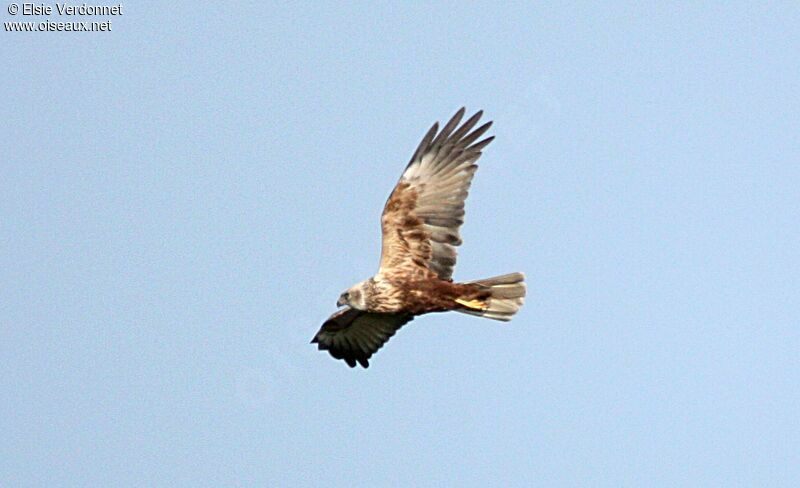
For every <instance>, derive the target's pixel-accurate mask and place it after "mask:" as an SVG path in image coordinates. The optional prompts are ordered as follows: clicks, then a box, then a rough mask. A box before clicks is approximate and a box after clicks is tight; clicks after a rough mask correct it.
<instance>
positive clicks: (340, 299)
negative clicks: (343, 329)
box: [336, 297, 347, 307]
mask: <svg viewBox="0 0 800 488" xmlns="http://www.w3.org/2000/svg"><path fill="white" fill-rule="evenodd" d="M342 305H347V302H345V301H344V298H342V297H339V299H338V300H337V301H336V306H337V307H341V306H342Z"/></svg>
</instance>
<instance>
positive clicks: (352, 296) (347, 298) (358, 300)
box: [336, 281, 368, 310]
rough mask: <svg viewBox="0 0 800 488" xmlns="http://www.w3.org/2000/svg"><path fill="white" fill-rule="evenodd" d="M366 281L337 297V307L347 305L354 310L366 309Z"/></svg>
mask: <svg viewBox="0 0 800 488" xmlns="http://www.w3.org/2000/svg"><path fill="white" fill-rule="evenodd" d="M367 293H368V290H367V281H362V282H361V283H356V284H355V285H353V286H351V287H350V288H348V289H347V290H345V291H344V293H342V294H341V295H340V296H339V301H338V302H336V306H337V307H341V306H342V305H348V306H350V307H352V308H355V309H356V310H366V309H367Z"/></svg>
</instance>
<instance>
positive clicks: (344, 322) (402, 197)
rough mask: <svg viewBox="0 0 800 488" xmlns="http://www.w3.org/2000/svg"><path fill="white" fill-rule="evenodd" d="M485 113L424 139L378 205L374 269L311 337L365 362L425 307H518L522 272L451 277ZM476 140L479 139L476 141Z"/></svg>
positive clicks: (494, 312) (478, 311)
mask: <svg viewBox="0 0 800 488" xmlns="http://www.w3.org/2000/svg"><path fill="white" fill-rule="evenodd" d="M482 113H483V112H478V113H476V114H475V115H473V116H472V117H470V118H469V119H468V120H467V121H466V122H464V123H463V124H461V126H459V124H460V122H461V119H462V117H463V116H464V109H463V108H462V109H461V110H459V111H458V112H457V113H456V114H455V115H454V116H453V118H452V119H450V121H449V122H448V123H447V124H445V126H444V127H443V128H442V130H441V131H439V124H438V123H436V124H433V127H431V129H430V130H429V131H428V133H427V134H425V137H423V138H422V142H420V144H419V147H417V150H416V151H414V155H413V156H412V157H411V162H409V163H408V166H406V169H405V171H404V172H403V175H402V176H401V177H400V181H399V182H398V183H397V185H396V186H395V188H394V190H393V191H392V194H391V195H390V196H389V200H387V202H386V205H385V206H384V208H383V215H382V216H381V230H382V233H383V245H382V249H381V262H380V268H379V269H378V273H377V274H376V275H375V276H373V277H372V278H369V279H367V280H365V281H362V282H361V283H357V284H355V285H353V286H352V287H350V288H349V289H348V290H347V291H345V292H344V293H342V295H341V296H340V297H339V301H338V302H337V303H336V305H337V306H344V308H342V309H340V310H338V311H337V312H336V313H334V314H333V315H331V317H330V318H329V319H328V320H326V321H325V323H324V324H322V328H320V330H319V332H317V335H316V336H314V339H313V340H312V341H311V342H312V343H316V344H317V345H318V347H319V349H320V350H326V351H328V352H329V353H330V354H331V356H333V357H334V358H336V359H343V360H345V361H346V362H347V364H348V365H349V366H350V367H355V365H356V362H358V363H359V364H361V366H363V367H365V368H366V367H368V366H369V358H370V357H371V356H372V355H373V354H374V353H375V352H376V351H377V350H378V349H380V348H381V347H382V346H383V345H384V344H385V343H386V341H388V340H389V338H390V337H392V336H393V335H394V333H395V332H397V330H398V329H399V328H400V327H402V326H403V325H404V324H406V323H407V322H409V321H410V320H412V319H413V318H414V317H415V316H417V315H422V314H425V313H430V312H446V311H449V310H455V311H456V312H463V313H468V314H471V315H478V316H480V317H486V318H489V319H495V320H503V321H508V320H511V317H512V316H513V315H514V314H515V313H517V311H518V310H519V309H520V307H521V306H522V303H523V300H524V298H525V283H524V279H525V277H524V275H523V274H522V273H511V274H507V275H502V276H497V277H494V278H487V279H484V280H477V281H470V282H466V283H454V282H453V279H452V275H453V266H455V264H456V246H458V245H460V244H461V237H460V236H459V232H458V229H459V227H461V224H463V223H464V200H465V199H466V198H467V193H468V190H469V186H470V184H471V183H472V177H473V176H474V175H475V171H476V170H477V169H478V166H477V165H476V164H475V163H476V162H477V161H478V158H480V157H481V151H482V150H483V148H485V147H486V146H487V145H488V144H489V143H490V142H492V139H494V136H492V137H487V138H485V139H482V140H478V139H480V137H481V136H482V135H483V134H484V133H486V131H487V130H489V127H490V126H491V125H492V123H491V122H487V123H485V124H483V125H481V126H480V127H478V128H477V129H475V130H473V127H475V126H476V125H477V123H478V120H479V119H480V118H481V115H482ZM476 141H477V142H476Z"/></svg>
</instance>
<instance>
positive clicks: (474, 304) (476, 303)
mask: <svg viewBox="0 0 800 488" xmlns="http://www.w3.org/2000/svg"><path fill="white" fill-rule="evenodd" d="M456 303H458V304H459V305H463V306H465V307H467V308H471V309H473V310H486V302H482V301H480V300H462V299H461V298H456Z"/></svg>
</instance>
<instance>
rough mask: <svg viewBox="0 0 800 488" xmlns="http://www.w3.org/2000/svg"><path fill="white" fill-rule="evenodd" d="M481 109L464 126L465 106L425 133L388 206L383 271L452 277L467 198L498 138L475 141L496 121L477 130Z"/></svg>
mask: <svg viewBox="0 0 800 488" xmlns="http://www.w3.org/2000/svg"><path fill="white" fill-rule="evenodd" d="M481 115H482V112H478V113H476V114H475V115H473V116H472V117H470V119H469V120H467V121H466V122H464V124H462V125H461V126H460V127H458V125H459V123H460V122H461V119H462V117H463V116H464V109H463V108H462V109H461V110H459V111H458V112H457V113H456V114H455V116H453V118H452V119H450V121H449V122H448V123H447V124H446V125H445V126H444V127H443V128H442V130H441V131H440V132H439V131H438V124H434V125H433V127H431V129H430V130H429V131H428V133H427V134H426V135H425V137H424V138H423V139H422V142H421V143H420V145H419V147H417V150H416V151H415V152H414V156H413V157H412V158H411V162H409V164H408V166H407V167H406V170H405V172H404V173H403V175H402V177H401V178H400V181H399V182H398V184H397V186H396V187H395V189H394V191H393V192H392V194H391V196H390V197H389V199H388V200H387V202H386V206H385V207H384V211H383V216H382V218H381V224H382V230H383V250H382V253H381V268H380V272H382V273H383V272H390V271H391V270H392V269H398V268H399V269H402V270H403V272H404V273H409V272H411V273H415V274H421V275H423V276H425V277H427V275H428V273H431V272H432V273H434V274H435V275H436V277H438V278H440V279H443V280H450V279H452V275H453V267H454V266H455V263H456V249H455V248H456V246H459V245H460V244H461V235H460V234H459V229H460V227H461V225H462V224H463V223H464V201H465V200H466V198H467V195H468V193H469V187H470V185H471V184H472V178H473V176H474V175H475V171H476V170H477V169H478V166H477V165H476V164H475V163H476V161H477V160H478V158H480V156H481V150H482V149H483V148H484V147H486V145H488V144H489V143H490V142H491V141H492V139H493V137H488V138H486V139H483V140H481V141H480V142H477V143H476V142H475V141H476V140H477V139H478V138H480V137H481V136H482V135H483V134H484V133H485V132H486V131H487V130H488V129H489V127H490V126H491V122H488V123H486V124H483V125H482V126H480V127H478V128H477V129H475V130H472V129H473V127H475V125H476V124H477V123H478V120H479V119H480V117H481ZM470 131H472V132H470ZM437 132H438V133H437Z"/></svg>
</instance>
